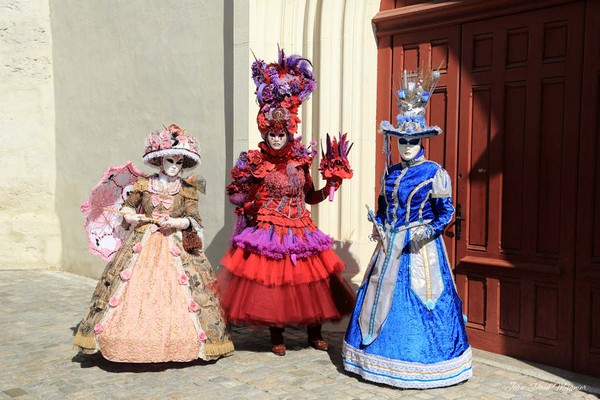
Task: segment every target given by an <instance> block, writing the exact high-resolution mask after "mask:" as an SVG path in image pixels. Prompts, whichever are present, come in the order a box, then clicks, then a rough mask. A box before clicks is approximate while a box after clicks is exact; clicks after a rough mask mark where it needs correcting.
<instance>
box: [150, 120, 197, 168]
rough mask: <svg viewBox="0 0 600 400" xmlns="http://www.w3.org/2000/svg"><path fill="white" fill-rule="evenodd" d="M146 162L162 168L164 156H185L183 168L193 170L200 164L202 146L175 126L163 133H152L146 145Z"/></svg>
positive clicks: (172, 125) (170, 126)
mask: <svg viewBox="0 0 600 400" xmlns="http://www.w3.org/2000/svg"><path fill="white" fill-rule="evenodd" d="M144 145H145V150H144V157H143V159H144V162H145V163H146V164H148V165H152V166H154V167H160V165H161V159H162V157H164V156H173V155H181V156H183V168H186V169H191V168H194V167H196V166H197V165H198V164H200V144H199V143H198V140H196V138H195V137H193V136H192V135H189V134H188V133H187V132H186V131H185V130H183V129H181V128H180V127H178V126H177V125H175V124H171V125H169V127H168V128H166V129H163V130H162V131H158V132H152V133H151V134H150V135H148V137H147V138H146V141H145V143H144Z"/></svg>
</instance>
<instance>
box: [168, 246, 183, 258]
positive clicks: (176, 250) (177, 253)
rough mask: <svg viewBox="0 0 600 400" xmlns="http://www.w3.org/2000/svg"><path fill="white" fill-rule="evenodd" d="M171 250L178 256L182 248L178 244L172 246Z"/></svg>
mask: <svg viewBox="0 0 600 400" xmlns="http://www.w3.org/2000/svg"><path fill="white" fill-rule="evenodd" d="M170 251H171V254H173V255H174V256H175V257H178V256H179V255H180V254H181V250H179V247H177V246H172V247H171V250H170Z"/></svg>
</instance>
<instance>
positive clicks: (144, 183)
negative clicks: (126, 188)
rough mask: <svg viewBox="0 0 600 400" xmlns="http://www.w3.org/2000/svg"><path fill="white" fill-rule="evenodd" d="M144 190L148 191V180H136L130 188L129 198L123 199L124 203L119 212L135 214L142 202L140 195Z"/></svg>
mask: <svg viewBox="0 0 600 400" xmlns="http://www.w3.org/2000/svg"><path fill="white" fill-rule="evenodd" d="M146 190H148V179H147V178H138V180H137V181H136V182H135V183H134V185H133V187H132V188H131V192H130V193H129V196H127V199H125V202H124V203H123V206H122V207H121V211H125V212H129V213H132V214H135V213H136V210H137V208H138V206H139V205H140V203H141V202H142V195H143V193H144V191H146Z"/></svg>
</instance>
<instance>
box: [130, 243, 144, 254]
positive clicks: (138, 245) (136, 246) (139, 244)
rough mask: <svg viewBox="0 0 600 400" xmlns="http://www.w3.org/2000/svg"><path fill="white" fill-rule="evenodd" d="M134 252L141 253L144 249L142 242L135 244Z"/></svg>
mask: <svg viewBox="0 0 600 400" xmlns="http://www.w3.org/2000/svg"><path fill="white" fill-rule="evenodd" d="M132 250H133V252H134V253H139V252H140V251H142V244H141V243H137V244H136V245H135V246H133V249H132Z"/></svg>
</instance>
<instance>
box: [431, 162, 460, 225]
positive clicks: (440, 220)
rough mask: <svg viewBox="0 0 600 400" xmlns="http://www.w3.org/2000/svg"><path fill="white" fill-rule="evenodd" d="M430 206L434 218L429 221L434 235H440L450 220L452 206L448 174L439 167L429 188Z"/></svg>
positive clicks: (452, 213) (452, 212) (452, 210)
mask: <svg viewBox="0 0 600 400" xmlns="http://www.w3.org/2000/svg"><path fill="white" fill-rule="evenodd" d="M430 201H431V208H432V210H433V214H434V219H433V221H432V222H431V223H430V225H431V227H432V228H433V233H434V235H436V236H437V235H440V234H442V232H443V231H444V228H446V226H447V225H448V224H449V223H450V221H452V218H453V216H454V206H453V205H452V182H451V180H450V176H449V175H448V173H447V172H446V170H444V169H443V168H440V169H439V170H438V171H437V173H436V174H435V176H434V178H433V183H432V188H431V200H430Z"/></svg>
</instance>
